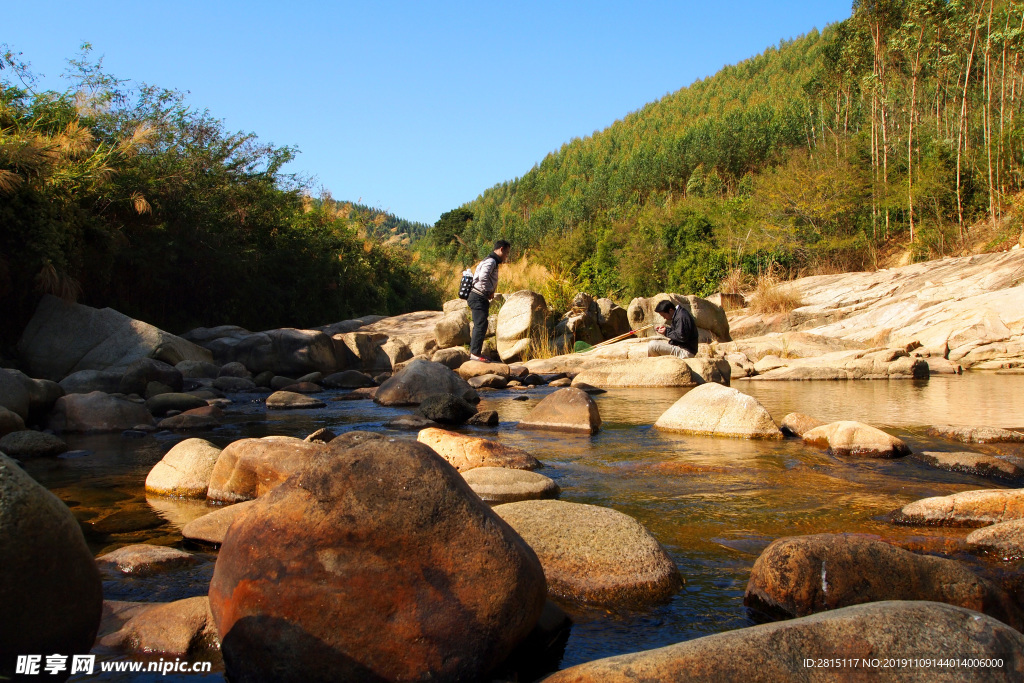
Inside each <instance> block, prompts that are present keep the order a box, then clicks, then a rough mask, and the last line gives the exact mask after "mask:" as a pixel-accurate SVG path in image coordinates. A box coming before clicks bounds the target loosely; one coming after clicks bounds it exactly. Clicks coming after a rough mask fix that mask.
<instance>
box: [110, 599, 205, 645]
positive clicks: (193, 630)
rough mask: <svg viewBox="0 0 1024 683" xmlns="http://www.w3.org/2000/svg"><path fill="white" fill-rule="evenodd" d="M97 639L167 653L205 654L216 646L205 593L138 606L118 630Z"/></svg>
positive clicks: (111, 643) (112, 643)
mask: <svg viewBox="0 0 1024 683" xmlns="http://www.w3.org/2000/svg"><path fill="white" fill-rule="evenodd" d="M100 642H101V644H103V645H105V646H107V647H116V648H120V649H123V650H128V651H129V652H145V653H147V654H161V655H164V656H167V657H188V656H197V655H209V654H210V653H212V652H215V651H216V650H218V649H219V648H220V638H219V636H218V635H217V627H216V625H215V624H214V621H213V615H212V614H211V613H210V599H209V598H207V597H206V596H205V595H201V596H199V597H195V598H185V599H184V600H175V601H174V602H168V603H163V604H158V605H156V606H155V607H150V608H148V609H145V610H141V611H140V612H139V613H138V614H136V615H135V616H133V617H132V618H131V619H129V620H128V622H127V623H125V625H124V626H122V627H121V630H120V631H117V632H116V633H112V634H110V635H108V636H106V637H104V638H103V639H102V640H101V641H100Z"/></svg>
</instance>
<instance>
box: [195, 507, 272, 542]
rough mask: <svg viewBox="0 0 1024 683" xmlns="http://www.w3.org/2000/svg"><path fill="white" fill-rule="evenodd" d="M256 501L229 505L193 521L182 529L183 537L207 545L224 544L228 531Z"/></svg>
mask: <svg viewBox="0 0 1024 683" xmlns="http://www.w3.org/2000/svg"><path fill="white" fill-rule="evenodd" d="M255 502H256V501H255V500H246V501H243V502H241V503H235V504H234V505H228V506H227V507H222V508H219V509H216V510H214V511H213V512H210V513H207V514H205V515H203V516H201V517H197V518H196V519H193V520H192V521H191V522H189V523H188V524H186V525H185V526H183V527H182V528H181V535H182V537H184V538H186V539H188V540H190V541H197V542H199V543H205V544H207V545H220V544H221V543H223V542H224V536H226V535H227V533H228V529H230V528H231V525H232V524H234V522H235V519H237V518H238V516H239V515H241V514H242V513H243V512H244V511H245V510H246V509H247V508H248V507H249V506H251V505H253V504H254V503H255Z"/></svg>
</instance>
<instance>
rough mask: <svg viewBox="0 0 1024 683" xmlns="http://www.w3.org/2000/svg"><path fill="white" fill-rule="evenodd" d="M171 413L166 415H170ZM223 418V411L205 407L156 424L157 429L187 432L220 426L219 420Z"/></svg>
mask: <svg viewBox="0 0 1024 683" xmlns="http://www.w3.org/2000/svg"><path fill="white" fill-rule="evenodd" d="M170 414H171V413H168V415H170ZM223 417H224V411H223V410H221V409H220V408H218V407H217V406H205V407H203V408H193V409H192V410H186V411H185V412H183V413H181V414H179V415H174V416H173V417H166V418H164V419H163V420H160V422H158V423H157V427H158V428H159V429H176V430H183V431H184V430H189V429H210V428H213V427H217V426H219V425H220V421H221V419H222V418H223Z"/></svg>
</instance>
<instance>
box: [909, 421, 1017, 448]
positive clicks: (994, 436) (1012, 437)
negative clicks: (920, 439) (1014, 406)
mask: <svg viewBox="0 0 1024 683" xmlns="http://www.w3.org/2000/svg"><path fill="white" fill-rule="evenodd" d="M928 435H929V436H938V437H941V438H943V439H950V440H952V441H960V442H963V443H982V444H986V443H1021V442H1024V432H1015V431H1012V430H1009V429H1000V428H998V427H956V426H953V425H934V426H932V427H929V428H928Z"/></svg>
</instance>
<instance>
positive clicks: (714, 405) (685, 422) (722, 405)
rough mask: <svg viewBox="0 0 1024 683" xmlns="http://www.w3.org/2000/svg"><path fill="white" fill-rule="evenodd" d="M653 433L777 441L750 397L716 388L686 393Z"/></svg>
mask: <svg viewBox="0 0 1024 683" xmlns="http://www.w3.org/2000/svg"><path fill="white" fill-rule="evenodd" d="M654 426H655V427H656V428H657V429H663V430H665V431H669V432H683V433H686V434H706V435H708V436H727V437H738V438H744V439H781V438H782V432H781V431H779V428H778V427H777V426H776V425H775V421H774V420H772V416H771V414H770V413H769V412H768V411H767V410H766V409H765V407H764V406H763V405H761V404H760V403H759V402H758V400H757V399H755V398H754V397H753V396H748V395H746V394H744V393H741V392H739V391H737V390H736V389H732V388H730V387H724V386H722V385H720V384H713V383H708V384H702V385H700V386H699V387H695V388H693V389H691V390H690V391H688V392H687V393H686V395H685V396H683V397H682V398H680V399H679V400H678V401H676V402H675V403H674V404H672V407H671V408H669V409H668V410H666V411H665V412H664V413H662V415H661V417H659V418H658V421H657V422H655V423H654Z"/></svg>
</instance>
